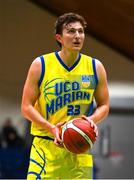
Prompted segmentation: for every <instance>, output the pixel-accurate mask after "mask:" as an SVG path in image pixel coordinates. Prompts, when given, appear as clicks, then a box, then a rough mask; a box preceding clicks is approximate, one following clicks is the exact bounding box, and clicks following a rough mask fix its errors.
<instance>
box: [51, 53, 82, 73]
mask: <svg viewBox="0 0 134 180" xmlns="http://www.w3.org/2000/svg"><path fill="white" fill-rule="evenodd" d="M55 55H56V57H57V59H58V60H59V62H60V64H61V65H62V66H63V67H64V68H65V69H66V70H67V71H71V70H72V69H74V68H75V67H76V66H77V64H78V63H79V61H80V58H81V54H80V53H79V55H78V59H77V60H76V62H75V63H74V64H73V65H72V66H71V67H68V66H67V65H66V64H65V63H64V62H63V60H62V59H61V57H60V56H59V54H58V52H57V51H56V52H55Z"/></svg>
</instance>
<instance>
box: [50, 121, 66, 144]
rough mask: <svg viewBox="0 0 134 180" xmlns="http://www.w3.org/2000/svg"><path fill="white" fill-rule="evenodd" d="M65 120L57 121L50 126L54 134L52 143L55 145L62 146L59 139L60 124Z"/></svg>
mask: <svg viewBox="0 0 134 180" xmlns="http://www.w3.org/2000/svg"><path fill="white" fill-rule="evenodd" d="M65 123H66V122H60V123H57V124H56V125H55V126H53V127H52V134H53V135H54V137H55V138H54V144H55V145H57V146H58V147H63V142H62V139H61V131H62V126H63V125H64V124H65Z"/></svg>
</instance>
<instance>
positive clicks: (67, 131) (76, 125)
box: [62, 118, 96, 154]
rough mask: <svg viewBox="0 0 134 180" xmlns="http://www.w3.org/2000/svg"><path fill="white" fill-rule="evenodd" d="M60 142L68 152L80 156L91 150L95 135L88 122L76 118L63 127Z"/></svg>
mask: <svg viewBox="0 0 134 180" xmlns="http://www.w3.org/2000/svg"><path fill="white" fill-rule="evenodd" d="M62 141H63V144H64V146H65V148H66V149H67V150H68V151H70V152H72V153H76V154H80V153H84V152H86V151H87V150H89V149H90V148H92V146H93V144H94V142H95V141H96V133H95V131H94V127H93V126H92V125H91V123H90V122H88V121H87V120H84V119H81V118H77V119H74V120H71V121H69V122H67V123H66V124H65V125H64V126H63V128H62Z"/></svg>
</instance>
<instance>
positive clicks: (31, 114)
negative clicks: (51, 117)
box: [21, 105, 54, 133]
mask: <svg viewBox="0 0 134 180" xmlns="http://www.w3.org/2000/svg"><path fill="white" fill-rule="evenodd" d="M21 111H22V114H23V116H24V117H25V118H26V119H28V120H30V121H31V122H34V123H36V124H38V125H39V126H41V127H42V128H44V129H45V130H47V131H48V132H51V133H52V129H53V127H54V125H52V124H50V123H49V122H48V121H47V120H46V119H44V118H43V117H42V116H41V114H40V113H39V112H38V111H37V110H36V109H35V108H34V107H33V106H32V105H28V106H26V107H22V109H21Z"/></svg>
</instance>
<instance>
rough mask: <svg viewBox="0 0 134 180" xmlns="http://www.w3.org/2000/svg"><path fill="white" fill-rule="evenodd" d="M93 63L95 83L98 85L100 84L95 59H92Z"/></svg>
mask: <svg viewBox="0 0 134 180" xmlns="http://www.w3.org/2000/svg"><path fill="white" fill-rule="evenodd" d="M92 60H93V61H92V62H93V70H94V77H95V81H96V85H97V84H98V77H97V71H96V63H95V59H94V58H93V59H92Z"/></svg>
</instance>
